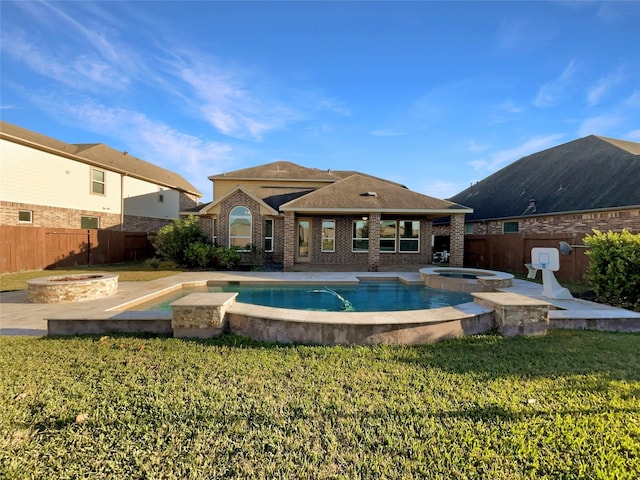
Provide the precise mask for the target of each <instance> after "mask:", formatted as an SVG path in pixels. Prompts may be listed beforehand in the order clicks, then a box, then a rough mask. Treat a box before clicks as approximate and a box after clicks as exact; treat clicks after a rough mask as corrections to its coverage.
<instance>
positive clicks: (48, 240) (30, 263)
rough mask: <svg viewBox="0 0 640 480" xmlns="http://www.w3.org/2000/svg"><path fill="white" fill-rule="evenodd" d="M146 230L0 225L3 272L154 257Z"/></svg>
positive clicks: (0, 263) (0, 256) (0, 266)
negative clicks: (123, 230)
mask: <svg viewBox="0 0 640 480" xmlns="http://www.w3.org/2000/svg"><path fill="white" fill-rule="evenodd" d="M147 237H148V234H147V233H145V232H119V231H112V230H84V229H73V228H45V227H26V226H7V225H3V226H0V245H1V246H2V253H1V254H0V273H14V272H29V271H37V270H44V269H47V268H54V267H72V266H76V265H104V264H111V263H118V262H125V261H128V260H141V259H146V258H150V257H151V256H153V254H154V249H153V247H152V246H151V243H150V241H149V240H148V238H147Z"/></svg>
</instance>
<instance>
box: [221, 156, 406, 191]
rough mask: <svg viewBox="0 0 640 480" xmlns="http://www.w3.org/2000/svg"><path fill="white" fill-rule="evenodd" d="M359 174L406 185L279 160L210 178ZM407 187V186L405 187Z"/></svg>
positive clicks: (314, 178) (316, 178) (326, 178)
mask: <svg viewBox="0 0 640 480" xmlns="http://www.w3.org/2000/svg"><path fill="white" fill-rule="evenodd" d="M354 174H358V175H363V176H366V177H369V178H375V179H377V180H381V181H384V182H388V183H391V184H393V185H397V186H399V187H404V185H400V184H399V183H395V182H391V181H389V180H386V179H383V178H378V177H374V176H372V175H367V174H365V173H361V172H356V171H353V170H330V169H328V170H320V169H319V168H308V167H303V166H302V165H298V164H296V163H293V162H287V161H283V160H280V161H277V162H272V163H267V164H264V165H258V166H256V167H249V168H243V169H241V170H234V171H231V172H225V173H220V174H218V175H212V176H210V177H209V179H210V180H216V179H222V180H268V179H272V180H281V181H282V180H297V181H300V180H304V181H310V182H327V183H332V182H337V181H338V180H342V179H343V178H347V177H349V176H351V175H354ZM404 188H406V187H404Z"/></svg>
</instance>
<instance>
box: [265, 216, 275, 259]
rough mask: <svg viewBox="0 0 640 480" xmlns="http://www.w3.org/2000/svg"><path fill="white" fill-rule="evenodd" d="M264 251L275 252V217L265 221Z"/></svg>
mask: <svg viewBox="0 0 640 480" xmlns="http://www.w3.org/2000/svg"><path fill="white" fill-rule="evenodd" d="M264 251H265V252H273V219H271V218H267V219H266V220H265V221H264Z"/></svg>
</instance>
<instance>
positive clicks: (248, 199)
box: [182, 161, 472, 271]
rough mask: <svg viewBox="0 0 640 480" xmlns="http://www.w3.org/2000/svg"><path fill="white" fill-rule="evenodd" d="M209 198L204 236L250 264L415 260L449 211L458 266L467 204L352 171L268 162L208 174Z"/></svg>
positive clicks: (202, 212) (426, 257)
mask: <svg viewBox="0 0 640 480" xmlns="http://www.w3.org/2000/svg"><path fill="white" fill-rule="evenodd" d="M209 179H210V180H211V181H212V182H213V192H214V195H213V201H212V202H211V203H209V204H207V205H204V206H203V207H201V208H198V209H191V210H190V211H183V212H182V214H184V215H186V214H194V213H195V214H198V215H199V216H200V217H201V224H202V228H203V229H204V230H205V231H206V232H207V234H208V235H209V236H210V238H211V239H212V241H214V242H215V243H216V244H218V245H221V246H234V247H238V248H239V249H240V250H241V251H244V253H243V254H244V255H245V256H246V257H249V256H251V255H254V256H255V257H256V258H255V259H254V261H253V263H256V264H262V263H266V262H278V263H282V264H283V268H284V270H285V271H291V270H293V269H294V268H295V266H296V265H299V264H313V265H327V266H328V265H360V266H362V268H366V269H368V270H370V271H377V270H378V269H379V267H380V265H385V264H396V265H400V264H407V265H421V264H427V263H430V262H431V250H432V248H431V247H432V246H431V235H432V228H431V225H432V221H433V220H434V219H436V218H439V217H442V216H450V218H451V219H452V220H453V222H454V225H455V227H454V228H453V229H452V231H453V233H452V247H451V251H452V252H451V264H452V265H462V258H463V254H464V230H463V228H464V217H465V214H468V213H471V212H472V210H471V209H469V208H467V207H464V206H462V205H458V204H456V203H453V202H450V201H447V200H440V199H437V198H433V197H429V196H426V195H422V194H420V193H417V192H413V191H411V190H409V189H407V188H406V187H404V186H403V185H400V184H397V183H394V182H391V181H388V180H383V179H380V178H376V177H372V176H370V175H365V174H362V173H358V172H353V171H342V170H340V171H338V170H319V169H315V168H306V167H303V166H300V165H296V164H294V163H290V162H284V161H279V162H274V163H270V164H266V165H261V166H257V167H253V168H247V169H243V170H237V171H233V172H228V173H223V174H220V175H214V176H211V177H209Z"/></svg>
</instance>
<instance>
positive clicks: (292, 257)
mask: <svg viewBox="0 0 640 480" xmlns="http://www.w3.org/2000/svg"><path fill="white" fill-rule="evenodd" d="M295 239H296V219H295V214H294V212H284V256H283V261H282V269H283V270H284V271H285V272H293V265H294V264H295V261H296V250H295V249H296V246H295Z"/></svg>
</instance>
